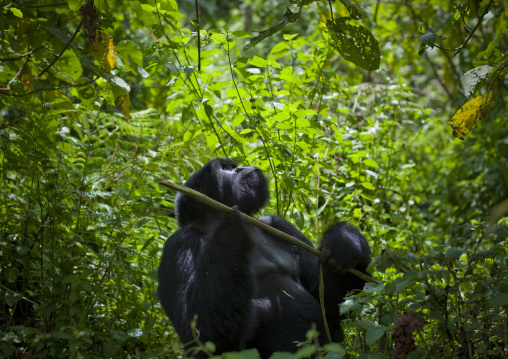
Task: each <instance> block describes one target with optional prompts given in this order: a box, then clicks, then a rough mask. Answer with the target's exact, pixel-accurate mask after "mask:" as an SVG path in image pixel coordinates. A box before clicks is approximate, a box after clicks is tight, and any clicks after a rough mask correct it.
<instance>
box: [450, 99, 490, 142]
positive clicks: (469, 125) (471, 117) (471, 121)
mask: <svg viewBox="0 0 508 359" xmlns="http://www.w3.org/2000/svg"><path fill="white" fill-rule="evenodd" d="M493 106H494V96H493V94H492V91H491V92H489V93H488V95H486V96H485V98H482V96H478V97H475V98H474V99H472V100H470V101H468V102H467V103H466V104H465V105H464V106H462V107H461V108H460V109H459V110H458V111H457V112H456V113H455V115H453V117H452V119H451V120H450V121H449V122H448V123H449V124H450V125H451V126H452V130H453V132H452V135H453V136H454V137H458V138H460V139H463V138H464V136H465V135H467V134H468V133H469V132H470V131H471V130H472V129H473V128H474V127H475V126H476V123H477V122H478V121H480V120H483V119H485V118H486V117H487V116H488V114H489V112H490V110H491V109H492V107H493Z"/></svg>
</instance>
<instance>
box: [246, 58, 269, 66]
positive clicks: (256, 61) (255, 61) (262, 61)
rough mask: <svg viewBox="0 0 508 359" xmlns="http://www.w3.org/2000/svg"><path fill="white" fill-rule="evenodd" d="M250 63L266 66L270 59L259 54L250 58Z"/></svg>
mask: <svg viewBox="0 0 508 359" xmlns="http://www.w3.org/2000/svg"><path fill="white" fill-rule="evenodd" d="M249 64H251V65H253V66H257V67H266V65H268V61H266V60H265V59H263V58H261V57H259V56H254V57H253V58H252V59H250V60H249Z"/></svg>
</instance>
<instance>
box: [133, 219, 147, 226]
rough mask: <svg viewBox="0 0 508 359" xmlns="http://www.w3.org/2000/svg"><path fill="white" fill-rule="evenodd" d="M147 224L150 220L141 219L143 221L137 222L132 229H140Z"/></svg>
mask: <svg viewBox="0 0 508 359" xmlns="http://www.w3.org/2000/svg"><path fill="white" fill-rule="evenodd" d="M148 222H150V218H143V219H141V220H139V221H138V222H136V224H135V225H134V228H140V227H142V226H143V225H144V224H146V223H148Z"/></svg>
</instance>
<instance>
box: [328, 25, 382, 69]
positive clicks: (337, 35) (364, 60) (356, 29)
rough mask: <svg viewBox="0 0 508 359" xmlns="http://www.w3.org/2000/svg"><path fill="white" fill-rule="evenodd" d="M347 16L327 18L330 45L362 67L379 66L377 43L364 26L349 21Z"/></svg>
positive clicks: (372, 67)
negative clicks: (330, 38)
mask: <svg viewBox="0 0 508 359" xmlns="http://www.w3.org/2000/svg"><path fill="white" fill-rule="evenodd" d="M350 20H351V19H350V18H349V17H341V18H338V19H336V20H335V21H331V20H328V21H327V22H326V26H327V28H328V32H329V34H330V36H331V37H332V40H333V42H332V46H333V47H335V48H336V49H337V50H338V51H339V53H340V54H341V55H342V56H343V57H344V58H345V59H346V60H347V61H351V62H352V63H354V64H355V65H356V66H359V67H361V68H362V69H365V70H368V71H373V70H377V69H378V68H379V63H380V53H379V44H378V42H377V40H376V38H375V37H374V35H372V34H371V32H370V31H369V30H367V29H366V28H365V27H363V26H361V25H359V26H355V25H352V24H350V23H349V21H350Z"/></svg>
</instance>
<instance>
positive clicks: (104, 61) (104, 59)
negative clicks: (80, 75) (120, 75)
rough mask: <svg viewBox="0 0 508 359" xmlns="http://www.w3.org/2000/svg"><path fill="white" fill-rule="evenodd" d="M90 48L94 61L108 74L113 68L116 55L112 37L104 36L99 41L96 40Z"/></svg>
mask: <svg viewBox="0 0 508 359" xmlns="http://www.w3.org/2000/svg"><path fill="white" fill-rule="evenodd" d="M91 48H92V53H93V55H94V57H95V59H96V61H97V62H98V63H99V64H100V65H101V67H103V68H104V69H105V70H106V71H108V72H109V71H111V70H113V69H114V68H115V64H116V60H117V59H118V54H117V53H116V49H115V46H114V44H113V38H112V37H110V36H104V37H103V38H102V39H100V41H99V38H97V39H96V40H95V42H94V43H93V44H92V45H91Z"/></svg>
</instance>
